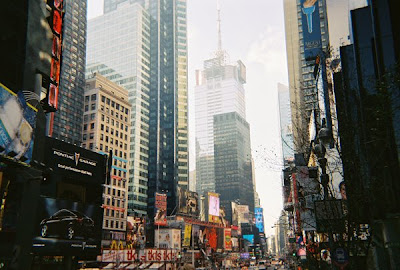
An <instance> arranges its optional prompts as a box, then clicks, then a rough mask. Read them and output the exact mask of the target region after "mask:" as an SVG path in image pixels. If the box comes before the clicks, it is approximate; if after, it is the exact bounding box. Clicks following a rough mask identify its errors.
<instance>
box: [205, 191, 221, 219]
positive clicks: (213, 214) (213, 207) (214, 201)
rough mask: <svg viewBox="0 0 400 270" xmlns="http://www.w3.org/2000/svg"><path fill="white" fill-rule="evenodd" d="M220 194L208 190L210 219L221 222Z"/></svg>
mask: <svg viewBox="0 0 400 270" xmlns="http://www.w3.org/2000/svg"><path fill="white" fill-rule="evenodd" d="M219 212H220V211H219V194H217V193H212V192H208V220H209V221H210V222H216V223H217V222H219Z"/></svg>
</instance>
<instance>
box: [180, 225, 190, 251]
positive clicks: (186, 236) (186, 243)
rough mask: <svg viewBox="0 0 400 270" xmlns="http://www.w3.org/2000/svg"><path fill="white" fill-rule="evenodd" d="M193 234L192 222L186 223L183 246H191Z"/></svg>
mask: <svg viewBox="0 0 400 270" xmlns="http://www.w3.org/2000/svg"><path fill="white" fill-rule="evenodd" d="M191 235H192V224H186V225H185V234H184V238H183V244H182V246H184V247H189V246H190V237H191Z"/></svg>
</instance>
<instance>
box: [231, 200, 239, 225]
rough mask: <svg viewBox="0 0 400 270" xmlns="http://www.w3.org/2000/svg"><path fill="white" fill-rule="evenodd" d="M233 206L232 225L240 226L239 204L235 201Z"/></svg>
mask: <svg viewBox="0 0 400 270" xmlns="http://www.w3.org/2000/svg"><path fill="white" fill-rule="evenodd" d="M231 207H232V225H234V226H239V225H240V224H239V212H238V204H237V203H235V202H231Z"/></svg>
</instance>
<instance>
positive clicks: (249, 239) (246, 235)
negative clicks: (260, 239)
mask: <svg viewBox="0 0 400 270" xmlns="http://www.w3.org/2000/svg"><path fill="white" fill-rule="evenodd" d="M243 239H245V240H247V241H249V242H250V244H254V234H245V235H243Z"/></svg>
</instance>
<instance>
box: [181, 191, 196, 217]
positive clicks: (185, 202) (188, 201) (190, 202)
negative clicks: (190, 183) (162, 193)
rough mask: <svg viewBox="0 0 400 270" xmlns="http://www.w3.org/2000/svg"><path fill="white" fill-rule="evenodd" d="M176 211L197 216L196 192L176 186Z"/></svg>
mask: <svg viewBox="0 0 400 270" xmlns="http://www.w3.org/2000/svg"><path fill="white" fill-rule="evenodd" d="M178 194H179V197H178V213H179V214H183V215H187V216H191V217H198V216H199V201H198V199H199V198H198V195H197V193H196V192H192V191H189V190H186V189H182V188H180V187H178Z"/></svg>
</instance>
